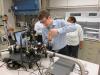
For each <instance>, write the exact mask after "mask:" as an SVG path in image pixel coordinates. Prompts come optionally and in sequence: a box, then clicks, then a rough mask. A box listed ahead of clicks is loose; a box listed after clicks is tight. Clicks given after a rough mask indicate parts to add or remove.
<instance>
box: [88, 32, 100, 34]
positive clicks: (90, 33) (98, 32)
mask: <svg viewBox="0 0 100 75" xmlns="http://www.w3.org/2000/svg"><path fill="white" fill-rule="evenodd" d="M86 33H88V34H100V33H99V32H93V31H86Z"/></svg>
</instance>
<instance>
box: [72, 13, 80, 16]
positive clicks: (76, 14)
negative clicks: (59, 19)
mask: <svg viewBox="0 0 100 75" xmlns="http://www.w3.org/2000/svg"><path fill="white" fill-rule="evenodd" d="M70 16H81V13H70Z"/></svg>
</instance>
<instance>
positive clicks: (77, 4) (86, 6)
mask: <svg viewBox="0 0 100 75" xmlns="http://www.w3.org/2000/svg"><path fill="white" fill-rule="evenodd" d="M48 1H49V3H48V5H47V6H48V7H51V8H52V7H53V9H50V14H51V16H52V17H57V18H59V17H60V18H63V17H64V16H65V13H66V12H74V11H75V12H76V11H77V12H85V11H87V12H89V11H99V10H100V9H98V2H99V4H100V0H48ZM67 7H69V8H67ZM56 8H57V9H56ZM59 8H60V9H59Z"/></svg>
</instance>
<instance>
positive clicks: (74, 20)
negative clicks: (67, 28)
mask: <svg viewBox="0 0 100 75" xmlns="http://www.w3.org/2000/svg"><path fill="white" fill-rule="evenodd" d="M67 21H72V22H73V23H75V22H76V18H75V17H74V16H70V17H69V18H68V20H67Z"/></svg>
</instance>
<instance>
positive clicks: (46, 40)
mask: <svg viewBox="0 0 100 75" xmlns="http://www.w3.org/2000/svg"><path fill="white" fill-rule="evenodd" d="M42 40H43V44H47V43H48V38H47V34H46V31H45V30H44V29H43V30H42Z"/></svg>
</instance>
